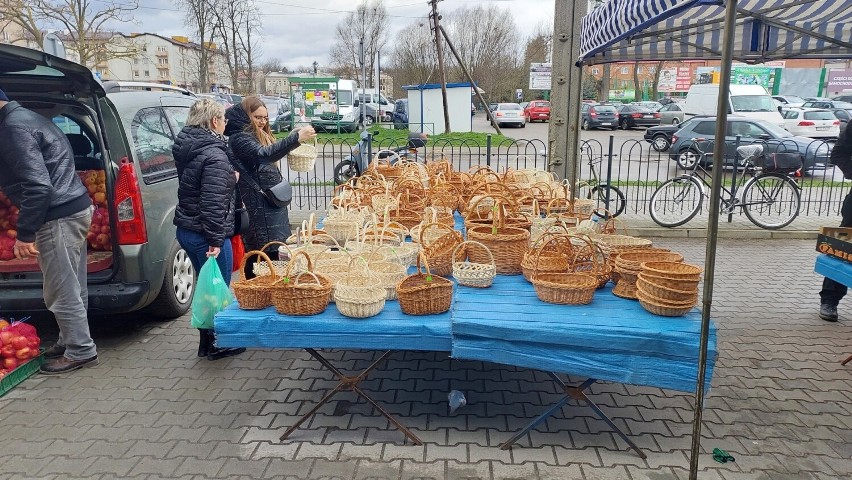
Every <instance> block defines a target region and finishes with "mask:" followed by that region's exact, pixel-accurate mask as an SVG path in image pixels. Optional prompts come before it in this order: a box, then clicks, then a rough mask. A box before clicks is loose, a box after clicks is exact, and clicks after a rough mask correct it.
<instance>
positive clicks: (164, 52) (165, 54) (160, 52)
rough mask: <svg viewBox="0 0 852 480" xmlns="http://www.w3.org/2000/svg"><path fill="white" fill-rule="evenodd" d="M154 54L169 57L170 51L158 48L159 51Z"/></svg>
mask: <svg viewBox="0 0 852 480" xmlns="http://www.w3.org/2000/svg"><path fill="white" fill-rule="evenodd" d="M154 55H156V56H158V57H168V56H169V51H168V50H164V51H159V50H157V53H155V54H154Z"/></svg>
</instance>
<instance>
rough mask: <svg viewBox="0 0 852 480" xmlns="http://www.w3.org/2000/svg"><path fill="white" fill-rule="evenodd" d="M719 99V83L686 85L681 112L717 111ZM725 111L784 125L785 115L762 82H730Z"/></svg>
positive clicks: (714, 113)
mask: <svg viewBox="0 0 852 480" xmlns="http://www.w3.org/2000/svg"><path fill="white" fill-rule="evenodd" d="M718 102H719V85H717V84H703V85H693V86H691V87H689V92H688V93H687V94H686V104H685V106H684V114H685V115H686V116H687V117H691V116H693V115H714V116H715V115H716V113H717V112H716V106H717V104H718ZM728 109H729V110H728V113H732V114H736V115H740V116H742V117H747V118H752V119H755V120H765V121H767V122H769V123H771V124H773V125H778V126H779V127H781V128H784V117H782V116H781V113H780V112H779V111H778V107H777V106H776V104H775V101H774V100H773V99H772V97H771V96H770V95H769V93H767V91H766V89H765V88H763V87H762V86H761V85H731V95H730V100H729V101H728Z"/></svg>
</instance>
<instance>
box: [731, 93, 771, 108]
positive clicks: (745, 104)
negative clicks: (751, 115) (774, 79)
mask: <svg viewBox="0 0 852 480" xmlns="http://www.w3.org/2000/svg"><path fill="white" fill-rule="evenodd" d="M731 104H732V105H733V106H734V110H735V111H737V112H774V111H776V110H777V108H776V107H775V102H773V101H772V97H770V96H768V95H731Z"/></svg>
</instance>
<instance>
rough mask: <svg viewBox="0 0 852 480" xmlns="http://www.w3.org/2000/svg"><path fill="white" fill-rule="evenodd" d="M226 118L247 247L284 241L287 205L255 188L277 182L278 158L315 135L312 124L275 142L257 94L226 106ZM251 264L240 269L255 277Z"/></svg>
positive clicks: (287, 229)
mask: <svg viewBox="0 0 852 480" xmlns="http://www.w3.org/2000/svg"><path fill="white" fill-rule="evenodd" d="M226 117H227V119H228V125H227V126H226V127H225V134H226V135H227V136H228V144H229V145H230V147H231V151H232V152H233V154H234V158H235V159H236V161H237V162H238V164H239V166H240V168H241V170H242V173H243V175H244V178H241V179H240V182H239V191H240V195H242V200H243V203H244V204H245V206H246V210H247V211H248V213H249V218H250V225H251V226H250V227H249V231H248V233H246V234H244V235H243V241H244V242H245V245H246V250H258V249H260V248H261V247H262V246H264V245H265V244H266V243H268V242H271V241H273V240H278V241H281V242H283V241H284V240H286V239H287V237H289V236H290V218H289V216H288V214H287V208H280V207H275V206H272V205H270V204H269V202H268V201H266V200H265V199H264V197H263V195H262V194H261V193H260V191H259V190H258V187H259V188H261V189H266V188H272V187H274V186H275V185H278V184H279V183H280V182H281V181H282V180H283V177H282V175H281V167H280V161H281V160H282V159H283V158H284V157H285V156H286V155H287V154H288V153H290V152H291V151H292V150H293V149H294V148H296V147H298V146H299V144H300V143H301V142H305V141H307V140H310V139H312V138H314V137H315V136H316V133H315V132H314V129H313V128H312V127H303V128H300V129H297V130H294V131H293V132H292V133H290V135H289V136H288V137H287V138H284V139H282V140H280V141H278V142H276V141H275V137H273V136H272V131H271V130H270V128H269V113H268V111H267V109H266V105H265V104H264V103H263V101H262V100H261V99H260V98H258V97H256V96H248V97H245V98H244V99H243V101H242V102H241V103H240V105H234V106H233V107H231V108H229V109H228V111H227V112H226ZM245 177H250V179H251V180H252V181H250V180H249V178H245ZM277 252H278V249H277V248H274V247H273V248H269V249H267V252H266V253H267V254H268V255H269V256H270V258H272V259H276V258H278V254H277ZM255 260H256V259H255ZM253 265H254V264H253V263H252V262H246V269H245V271H244V272H243V274H244V275H245V277H246V278H252V277H253V276H254V274H253V272H252V268H253Z"/></svg>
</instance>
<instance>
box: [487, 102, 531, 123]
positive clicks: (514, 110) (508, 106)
mask: <svg viewBox="0 0 852 480" xmlns="http://www.w3.org/2000/svg"><path fill="white" fill-rule="evenodd" d="M494 120H496V121H497V126H499V127H502V126H504V125H513V126H516V127H521V128H524V127H526V126H527V120H526V118H524V109H523V108H521V106H520V105H519V104H517V103H498V104H497V107H496V108H495V109H494Z"/></svg>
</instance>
